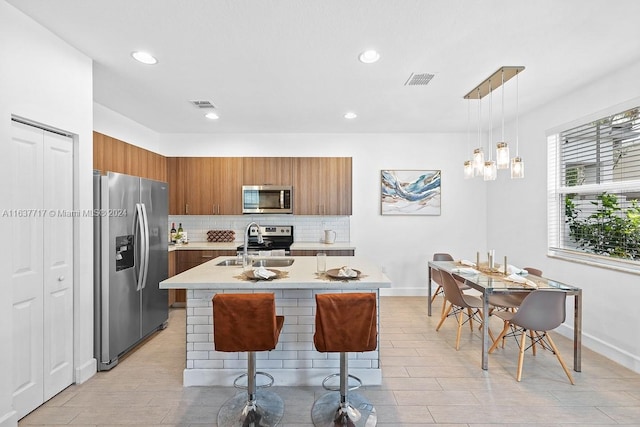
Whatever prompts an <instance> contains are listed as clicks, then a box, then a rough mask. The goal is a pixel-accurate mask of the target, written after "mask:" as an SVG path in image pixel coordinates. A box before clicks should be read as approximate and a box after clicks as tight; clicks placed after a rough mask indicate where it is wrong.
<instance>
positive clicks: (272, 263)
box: [251, 258, 295, 267]
mask: <svg viewBox="0 0 640 427" xmlns="http://www.w3.org/2000/svg"><path fill="white" fill-rule="evenodd" d="M293 261H295V260H294V259H293V258H279V259H268V258H264V259H257V260H255V261H253V264H251V265H252V266H254V267H289V266H290V265H291V264H293Z"/></svg>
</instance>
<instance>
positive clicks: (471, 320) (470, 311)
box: [467, 308, 473, 332]
mask: <svg viewBox="0 0 640 427" xmlns="http://www.w3.org/2000/svg"><path fill="white" fill-rule="evenodd" d="M467 315H468V316H469V329H471V332H473V311H472V310H471V309H470V308H467Z"/></svg>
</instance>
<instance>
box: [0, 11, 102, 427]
mask: <svg viewBox="0 0 640 427" xmlns="http://www.w3.org/2000/svg"><path fill="white" fill-rule="evenodd" d="M0 94H2V95H1V96H0V140H2V141H9V140H10V135H11V115H12V114H14V115H17V116H21V117H23V118H27V119H30V120H33V121H35V122H38V123H41V124H44V125H47V126H51V127H54V128H58V129H62V130H65V131H67V132H70V133H73V134H75V135H77V138H76V140H77V157H76V158H75V159H74V162H75V173H76V176H78V177H79V181H78V182H77V189H76V191H77V193H76V194H77V198H76V202H75V203H76V206H75V207H76V208H77V209H91V208H92V204H93V199H92V192H93V189H92V178H91V165H92V158H93V145H92V97H93V94H92V63H91V60H90V59H89V58H87V57H86V56H84V55H83V54H81V53H80V52H78V51H77V50H75V49H72V48H70V47H69V46H68V45H67V44H65V43H64V42H62V41H61V40H60V39H59V38H57V37H55V36H54V35H52V34H51V33H50V32H48V31H47V30H44V29H43V28H42V27H41V26H40V25H38V24H36V23H35V22H34V21H33V20H31V19H30V18H28V17H26V16H25V15H24V14H22V13H21V12H19V11H17V10H16V9H15V8H14V7H13V6H10V5H8V4H7V3H6V2H4V1H0ZM10 161H11V159H9V158H7V157H1V158H0V182H3V183H6V182H9V177H8V176H7V175H6V173H7V172H6V171H7V170H8V169H9V168H8V167H7V166H6V165H7V163H8V162H10ZM5 188H6V186H5V185H3V186H0V209H8V208H10V207H9V206H5V205H3V204H2V201H3V200H6V197H5V194H4V193H3V191H4V189H5ZM6 225H7V223H6V220H4V219H3V218H1V217H0V229H2V230H3V232H4V234H5V236H11V234H10V229H9V228H8V227H7V226H6ZM75 232H76V233H75V235H74V239H75V254H76V258H75V261H76V263H75V269H76V270H75V272H74V281H75V289H74V292H75V295H74V298H75V301H74V305H75V312H74V316H75V319H74V322H75V325H76V330H75V331H74V339H75V343H74V365H75V368H76V381H77V382H82V381H83V380H85V379H86V378H88V377H89V376H90V375H93V373H95V361H94V360H93V309H92V308H93V262H92V252H93V245H92V241H93V230H92V222H91V218H86V219H80V220H79V221H78V223H77V228H76V229H75ZM11 237H12V238H20V236H11ZM9 240H10V239H9ZM5 241H6V242H7V239H6V238H5ZM6 242H5V243H6ZM10 251H11V247H10V245H9V244H3V245H0V275H1V276H0V284H2V298H0V342H2V343H3V344H4V351H0V426H1V427H5V426H16V425H17V419H16V418H15V413H14V412H13V409H12V391H13V382H12V381H11V378H13V375H12V365H13V360H12V352H11V351H8V350H7V347H6V345H7V343H11V342H12V336H11V332H12V329H13V328H12V316H11V314H12V305H11V301H12V299H13V298H12V294H11V287H10V286H9V283H10V282H9V274H10V271H11V252H10Z"/></svg>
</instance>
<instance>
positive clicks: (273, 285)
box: [160, 243, 391, 290]
mask: <svg viewBox="0 0 640 427" xmlns="http://www.w3.org/2000/svg"><path fill="white" fill-rule="evenodd" d="M189 245H190V243H189ZM278 258H279V257H272V259H278ZM286 258H293V259H294V260H295V261H294V262H293V264H292V265H291V266H289V267H273V268H270V269H273V270H279V271H283V272H288V275H287V277H283V278H278V279H274V280H269V281H267V280H261V281H257V282H256V281H249V280H247V279H245V278H244V276H243V273H242V271H243V270H242V267H241V266H218V265H216V264H218V263H219V262H221V261H224V260H226V259H236V257H228V256H227V257H217V258H214V259H212V260H211V261H207V262H205V263H204V264H200V265H198V266H197V267H194V268H192V269H190V270H187V271H185V272H183V273H180V274H178V275H176V276H173V277H171V278H169V279H167V280H164V281H162V282H160V288H161V289H336V290H350V289H353V290H357V289H379V288H390V287H391V280H389V278H388V277H387V276H386V275H385V274H384V273H383V272H382V270H381V269H380V267H379V266H377V265H376V264H374V263H373V262H371V261H369V260H368V259H366V258H363V257H358V256H355V257H333V256H328V257H327V269H328V270H329V269H332V268H340V267H342V266H344V265H349V266H350V267H351V268H353V269H356V270H359V271H360V273H361V274H360V277H359V278H358V279H357V280H349V281H340V280H330V279H329V278H327V277H318V276H317V275H316V273H315V271H316V257H313V256H300V257H286Z"/></svg>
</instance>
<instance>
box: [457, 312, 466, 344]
mask: <svg viewBox="0 0 640 427" xmlns="http://www.w3.org/2000/svg"><path fill="white" fill-rule="evenodd" d="M463 313H464V311H463V310H460V313H458V314H459V316H457V319H458V332H457V334H456V350H458V349H459V348H460V334H461V333H462V323H463V322H462V314H463Z"/></svg>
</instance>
